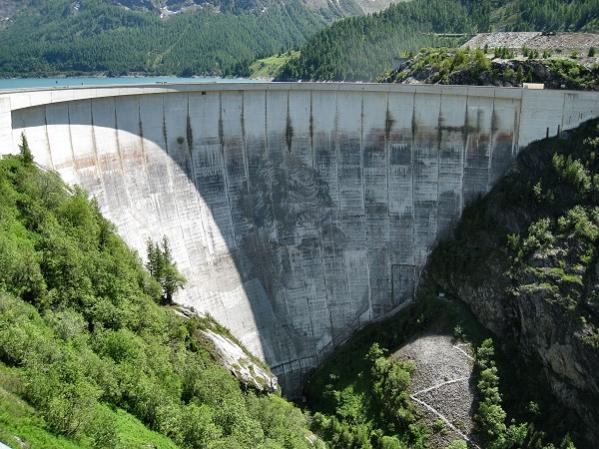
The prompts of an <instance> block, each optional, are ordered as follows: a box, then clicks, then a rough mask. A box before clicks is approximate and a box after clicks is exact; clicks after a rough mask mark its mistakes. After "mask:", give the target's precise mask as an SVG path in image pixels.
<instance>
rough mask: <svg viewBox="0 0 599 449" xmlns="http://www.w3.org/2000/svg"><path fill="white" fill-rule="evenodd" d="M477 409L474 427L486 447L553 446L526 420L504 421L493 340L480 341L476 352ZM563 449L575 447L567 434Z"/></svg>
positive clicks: (544, 448) (531, 448)
mask: <svg viewBox="0 0 599 449" xmlns="http://www.w3.org/2000/svg"><path fill="white" fill-rule="evenodd" d="M476 375H477V377H478V382H477V384H476V389H477V392H478V409H477V411H476V415H475V421H476V425H477V430H478V432H479V434H480V436H481V437H482V438H483V440H484V441H485V443H486V444H485V446H484V447H485V448H487V449H556V448H555V446H554V445H553V444H551V443H550V444H547V445H545V444H544V439H545V437H544V434H543V433H542V432H538V431H536V430H535V428H534V426H533V425H532V424H529V423H521V424H516V423H515V422H514V420H512V422H511V424H509V425H507V424H506V418H507V413H506V412H505V410H504V409H503V406H502V395H501V393H500V391H499V386H500V379H499V372H498V369H497V365H496V364H495V349H494V346H493V340H491V339H490V338H488V339H486V340H484V341H483V342H482V343H481V345H480V346H479V347H478V349H477V351H476ZM536 407H537V408H538V405H536ZM559 447H560V448H563V449H576V448H575V447H574V445H573V444H572V442H571V441H570V439H569V437H565V438H563V439H562V443H561V444H560V446H559Z"/></svg>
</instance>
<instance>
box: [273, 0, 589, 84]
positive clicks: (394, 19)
mask: <svg viewBox="0 0 599 449" xmlns="http://www.w3.org/2000/svg"><path fill="white" fill-rule="evenodd" d="M597 11H599V0H570V1H562V0H534V1H528V0H484V1H473V0H433V1H428V0H414V1H412V2H410V3H405V4H397V5H393V6H391V7H389V8H388V9H387V10H385V11H383V12H380V13H377V14H374V15H372V16H368V17H357V18H350V19H346V20H343V21H340V22H337V23H335V24H333V25H332V26H330V27H328V28H326V29H324V30H322V31H320V32H319V33H317V34H316V35H315V36H314V37H312V38H311V39H310V40H309V41H308V42H307V43H306V44H304V45H303V46H302V47H301V48H300V51H301V55H300V57H299V58H297V59H295V60H292V61H289V63H288V64H286V66H285V67H283V69H282V71H281V73H280V75H279V77H278V79H279V80H294V79H304V80H310V79H313V80H347V81H352V80H364V81H366V80H374V79H375V78H376V77H377V76H379V75H380V74H382V73H383V72H385V71H388V70H392V69H395V68H396V67H397V66H398V65H399V63H400V61H401V60H402V59H403V58H405V56H406V53H407V52H410V51H418V50H419V49H420V48H422V47H435V46H450V47H455V46H458V45H459V44H461V43H462V42H465V40H466V39H467V36H469V35H471V34H474V33H477V32H485V31H493V30H509V31H530V30H534V31H543V30H552V31H561V30H565V31H577V30H580V31H595V30H599V17H598V13H597ZM448 33H449V34H458V36H456V37H450V36H446V35H447V34H448ZM460 34H462V35H463V36H462V37H460V36H459V35H460Z"/></svg>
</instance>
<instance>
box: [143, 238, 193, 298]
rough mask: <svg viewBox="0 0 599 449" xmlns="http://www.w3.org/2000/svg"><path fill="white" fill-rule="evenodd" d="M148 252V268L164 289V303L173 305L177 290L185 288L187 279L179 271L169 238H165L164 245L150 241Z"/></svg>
mask: <svg viewBox="0 0 599 449" xmlns="http://www.w3.org/2000/svg"><path fill="white" fill-rule="evenodd" d="M147 251H148V254H147V256H148V262H147V263H146V268H147V269H148V271H149V272H150V275H151V276H152V277H153V278H154V279H156V281H158V283H159V284H160V286H161V287H162V303H163V304H172V302H173V295H174V294H175V292H176V291H177V290H179V289H180V288H183V285H185V282H186V279H185V278H184V277H183V275H181V273H179V271H178V270H177V266H176V264H175V262H174V261H173V258H172V255H171V249H170V247H169V244H168V240H167V238H166V237H163V239H162V245H161V244H159V243H154V242H153V241H152V240H148V242H147Z"/></svg>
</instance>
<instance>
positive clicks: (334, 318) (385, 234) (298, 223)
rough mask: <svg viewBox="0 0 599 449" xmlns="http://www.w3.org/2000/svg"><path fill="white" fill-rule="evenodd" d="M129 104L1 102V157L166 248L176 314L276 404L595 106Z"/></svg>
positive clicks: (421, 96)
mask: <svg viewBox="0 0 599 449" xmlns="http://www.w3.org/2000/svg"><path fill="white" fill-rule="evenodd" d="M202 89H205V90H203V91H202ZM146 90H147V92H146V91H144V89H140V88H137V89H131V90H129V91H128V90H127V89H120V90H119V92H118V95H117V94H115V91H114V90H112V91H110V89H104V90H102V89H97V90H94V93H93V95H92V94H90V93H89V91H90V90H89V89H78V90H73V91H72V95H71V98H69V99H68V100H65V99H64V98H61V99H60V100H54V99H53V98H52V96H48V95H47V98H48V100H47V101H46V100H44V99H40V98H41V97H40V95H41V94H40V92H32V93H27V94H18V95H20V97H19V98H16V97H15V96H13V97H11V98H10V101H9V103H10V104H9V106H8V107H9V109H10V110H11V111H12V112H11V120H10V122H11V124H10V126H11V128H12V129H13V132H12V139H13V142H14V145H13V148H11V151H16V147H15V146H16V143H17V142H18V139H19V136H20V134H21V133H22V132H24V133H25V134H26V135H27V138H28V141H29V144H30V146H31V148H32V150H33V152H34V157H35V160H36V162H38V163H39V164H41V165H42V166H44V167H47V168H52V169H55V170H57V171H58V172H59V173H60V174H61V175H62V176H63V178H64V179H65V180H66V181H67V182H69V183H74V184H79V185H81V186H82V187H83V188H85V189H86V190H87V191H89V193H90V194H91V195H93V196H94V197H96V198H97V200H98V204H99V205H100V207H101V210H102V213H103V214H105V216H106V217H108V218H109V219H110V220H112V221H113V222H114V223H115V224H116V225H117V227H118V231H119V233H120V234H121V235H122V236H123V237H124V238H125V240H126V241H127V242H128V243H129V244H130V245H131V246H132V247H134V248H135V249H137V250H138V251H139V252H140V254H143V253H144V251H145V241H146V239H147V238H148V237H150V238H152V239H155V240H157V239H159V238H161V237H162V236H163V235H166V236H167V237H168V238H169V240H170V242H171V244H172V247H173V253H174V257H175V259H176V261H177V264H178V266H179V268H180V269H181V271H182V272H183V273H184V274H185V276H186V277H187V279H188V281H189V282H188V284H187V286H186V288H185V290H184V291H183V292H182V293H181V294H180V295H179V296H178V298H177V301H179V302H181V303H184V304H186V305H190V306H193V307H194V308H196V309H197V310H198V311H202V312H209V313H210V314H211V315H213V316H214V317H215V318H216V319H217V320H218V321H219V322H221V323H222V324H223V325H225V326H227V327H229V328H230V329H231V330H232V332H233V333H234V334H235V335H236V336H237V337H238V338H239V339H240V340H241V341H242V342H243V343H244V344H246V345H247V347H248V348H249V349H250V350H251V351H253V352H254V353H255V354H257V355H258V356H260V357H262V358H264V359H265V360H266V362H267V363H268V364H269V365H270V366H271V368H272V369H273V371H274V372H275V373H276V374H278V375H279V377H280V380H281V384H282V386H283V389H284V391H285V392H286V393H288V394H290V395H294V394H295V393H296V392H297V391H298V387H299V386H300V384H301V380H302V378H303V376H304V375H305V374H306V372H307V371H308V370H310V369H311V368H313V367H314V366H315V365H316V364H317V363H318V362H319V361H320V360H322V358H323V357H324V356H326V355H327V354H329V353H330V352H331V351H332V350H333V349H334V348H335V347H336V346H337V345H339V344H340V343H342V342H343V341H345V340H346V339H347V338H348V337H349V336H350V335H351V334H352V333H353V332H355V331H356V330H357V329H359V328H360V327H362V326H363V325H365V324H366V323H368V322H371V321H373V320H377V319H380V318H382V317H384V316H386V315H388V314H389V313H391V312H392V311H394V310H396V309H397V308H398V307H400V306H401V305H402V304H404V303H405V302H406V301H409V300H410V299H411V297H412V296H413V291H414V288H415V286H416V284H417V281H418V275H419V272H420V270H421V268H422V266H423V265H424V263H425V261H426V257H427V255H428V254H429V252H430V250H431V247H432V245H433V244H434V242H435V241H436V239H438V238H439V236H441V235H442V234H443V233H444V232H446V231H447V230H448V229H449V228H450V227H451V225H452V223H454V222H455V221H456V220H457V218H458V217H459V214H460V211H461V210H462V209H463V207H464V204H465V203H467V202H468V201H469V200H471V199H472V198H474V197H476V196H477V195H479V194H482V193H485V192H487V191H488V190H489V188H490V187H491V186H492V185H493V183H494V182H495V181H496V180H497V179H498V178H499V177H500V176H501V175H502V174H503V173H504V172H505V171H506V170H507V168H508V167H509V165H510V163H511V161H512V160H513V158H514V156H515V155H516V154H517V152H518V149H519V148H521V147H522V146H523V145H526V144H528V143H530V142H531V141H533V140H535V139H539V138H543V137H545V136H546V135H547V134H551V135H555V134H556V133H557V132H559V131H560V130H562V129H569V128H572V127H574V126H576V125H577V124H579V123H580V122H581V121H583V120H586V119H588V118H591V117H594V116H596V115H598V114H599V109H598V107H597V103H598V102H597V95H596V94H592V93H588V94H586V93H572V92H530V91H529V92H526V91H522V90H519V89H484V88H483V89H466V88H447V87H445V88H441V87H430V86H429V87H423V88H415V87H409V86H370V85H335V84H327V85H323V84H315V85H310V84H303V85H298V84H296V85H286V84H279V85H277V84H275V85H273V84H266V85H252V86H249V85H237V86H236V85H227V86H218V85H213V86H201V85H199V86H198V85H196V86H172V87H164V88H155V87H150V88H146ZM15 95H16V94H15ZM24 95H30V97H29V100H28V102H27V101H24V100H23V98H24V97H23V96H24ZM36 96H37V97H36ZM90 97H95V98H90ZM5 98H8V97H7V96H5ZM44 98H46V97H44ZM2 104H3V105H5V104H6V102H4V103H2ZM17 105H18V106H17ZM29 105H36V106H29ZM540 111H543V114H540ZM0 113H2V111H0ZM5 123H6V120H4V119H3V120H2V123H1V124H0V125H1V126H4V127H5V126H7V125H6V124H5ZM1 126H0V127H1ZM0 133H4V134H2V135H5V134H6V129H0ZM3 151H5V150H3Z"/></svg>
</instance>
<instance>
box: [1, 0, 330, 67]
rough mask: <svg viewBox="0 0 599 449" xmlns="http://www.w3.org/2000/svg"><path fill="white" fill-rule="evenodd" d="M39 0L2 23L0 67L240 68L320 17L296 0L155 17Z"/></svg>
mask: <svg viewBox="0 0 599 449" xmlns="http://www.w3.org/2000/svg"><path fill="white" fill-rule="evenodd" d="M77 3H78V4H79V5H80V6H79V8H78V9H77V10H73V8H72V5H73V2H71V1H70V0H50V1H46V2H40V3H39V4H38V5H37V6H34V7H32V8H29V9H27V10H26V11H25V12H24V13H23V14H21V15H19V16H17V17H16V18H14V20H13V21H11V22H10V23H9V24H8V26H7V27H6V28H5V29H3V30H1V31H0V74H3V75H4V76H36V75H37V76H40V75H51V74H56V73H64V72H68V73H72V74H74V73H89V72H103V73H108V74H110V75H119V74H124V73H132V72H143V73H148V74H156V75H158V74H165V75H181V76H190V75H193V74H213V75H230V74H236V75H243V74H246V72H247V70H248V66H249V63H250V62H251V61H253V60H254V59H256V58H257V57H262V56H266V55H269V54H273V53H275V52H277V51H278V50H279V49H280V48H281V47H283V48H285V49H288V48H292V47H294V46H296V45H298V44H301V43H303V42H304V41H305V40H306V39H307V38H308V37H310V36H311V35H312V34H313V33H314V32H315V31H317V30H319V29H320V28H322V27H323V26H325V24H326V19H325V18H324V17H323V16H322V15H321V14H320V13H319V12H317V11H316V10H312V9H310V8H307V7H306V6H305V5H303V4H302V3H300V2H299V1H296V0H292V1H290V2H284V3H281V2H277V3H275V4H272V5H270V6H269V8H268V10H267V11H266V12H265V13H259V12H256V13H252V12H239V13H238V14H237V13H233V12H221V13H215V12H212V11H211V10H210V9H209V8H205V9H202V10H199V11H196V12H194V13H185V14H177V15H175V16H171V17H170V18H168V19H167V20H161V19H160V18H159V17H158V16H157V15H156V14H154V13H143V12H135V11H129V10H126V9H124V8H122V7H118V6H115V5H112V4H111V2H110V1H108V0H81V1H80V2H77Z"/></svg>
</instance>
